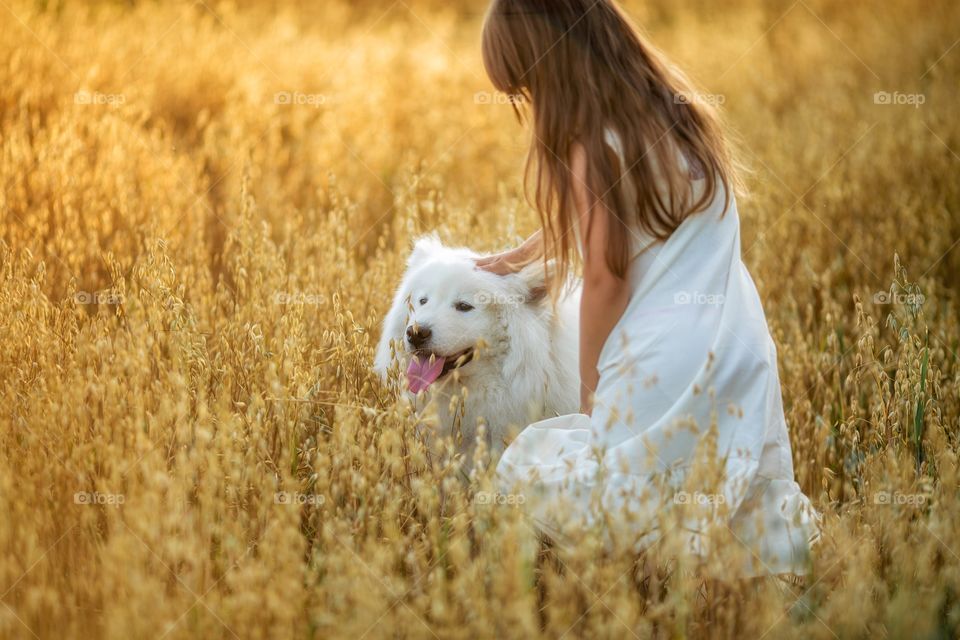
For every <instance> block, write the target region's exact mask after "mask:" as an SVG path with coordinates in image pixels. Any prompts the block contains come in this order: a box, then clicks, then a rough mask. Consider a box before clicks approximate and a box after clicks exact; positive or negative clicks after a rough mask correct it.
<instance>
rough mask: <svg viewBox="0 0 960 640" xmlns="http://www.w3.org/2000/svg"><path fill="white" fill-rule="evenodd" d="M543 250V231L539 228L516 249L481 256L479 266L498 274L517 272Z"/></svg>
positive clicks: (478, 261)
mask: <svg viewBox="0 0 960 640" xmlns="http://www.w3.org/2000/svg"><path fill="white" fill-rule="evenodd" d="M542 252H543V231H542V230H538V231H535V232H534V233H533V235H531V236H530V237H529V238H527V239H526V240H524V241H523V244H521V245H520V246H519V247H517V248H515V249H510V250H509V251H504V252H503V253H495V254H493V255H492V256H484V257H483V258H480V259H479V260H477V267H479V268H481V269H484V270H486V271H490V272H491V273H495V274H497V275H501V276H505V275H507V274H510V273H516V272H517V271H519V270H520V269H521V268H523V267H524V266H526V265H528V264H530V263H531V262H533V260H534V259H536V258H537V256H539V255H541V254H542Z"/></svg>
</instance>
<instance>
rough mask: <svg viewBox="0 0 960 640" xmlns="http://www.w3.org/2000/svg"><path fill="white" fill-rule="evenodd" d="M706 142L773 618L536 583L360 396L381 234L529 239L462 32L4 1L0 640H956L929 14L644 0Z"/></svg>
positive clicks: (372, 338)
mask: <svg viewBox="0 0 960 640" xmlns="http://www.w3.org/2000/svg"><path fill="white" fill-rule="evenodd" d="M627 6H628V7H629V11H630V13H631V14H632V15H633V16H634V18H635V19H636V20H637V21H638V23H639V24H640V25H641V26H642V28H643V29H644V30H645V31H646V33H647V35H648V36H649V37H650V38H651V39H652V41H653V42H655V43H656V44H657V45H658V46H659V47H660V48H662V49H664V50H665V51H666V52H667V53H668V54H669V55H670V56H672V58H673V59H674V60H675V61H676V62H677V63H678V64H680V65H681V66H682V67H683V68H684V69H685V70H686V71H687V72H688V73H689V75H690V76H691V77H692V78H693V80H694V81H695V82H696V83H697V85H698V86H699V88H700V90H701V91H702V94H701V95H700V96H699V98H700V99H704V100H710V101H711V102H712V103H714V104H718V105H720V107H721V108H722V111H723V115H724V118H725V121H726V124H727V126H728V130H729V132H730V135H731V138H732V139H733V140H734V142H735V144H736V149H737V157H738V158H739V160H740V162H741V163H742V164H743V165H744V171H745V178H746V183H747V185H748V187H749V197H747V198H745V199H743V200H742V201H741V202H740V210H741V216H742V227H743V253H744V255H745V261H746V263H747V265H748V267H749V268H750V270H751V272H752V274H753V276H754V278H755V280H756V281H757V285H758V287H759V289H760V292H761V295H762V297H763V300H764V304H765V307H766V311H767V315H768V319H769V322H770V325H771V329H772V332H773V334H774V337H775V339H776V342H777V345H778V348H779V354H780V371H781V380H782V382H783V394H784V403H785V408H786V413H787V420H788V423H789V426H790V430H791V437H792V442H793V453H794V461H795V465H796V469H797V471H796V472H797V481H798V482H799V483H800V484H801V486H802V487H803V489H804V491H805V492H806V493H807V494H808V495H809V496H810V497H811V498H812V499H813V501H814V503H815V504H816V505H817V507H818V508H819V509H820V510H821V511H822V512H823V515H824V525H823V526H824V535H823V540H822V541H821V543H820V544H819V545H818V546H817V548H816V549H815V553H814V556H813V558H812V572H811V575H810V577H809V578H808V580H807V583H806V585H804V586H803V587H800V588H798V589H795V590H794V591H793V592H791V591H790V590H789V589H783V588H781V587H780V586H779V585H777V584H776V583H774V582H772V581H758V582H746V581H742V580H736V579H734V578H732V577H730V575H729V572H728V571H727V566H728V565H727V564H725V563H726V562H728V559H725V555H724V554H723V553H718V554H717V555H716V556H715V557H712V558H710V559H709V560H708V561H705V562H703V563H699V564H696V565H693V564H691V560H689V559H686V560H684V559H683V558H680V559H677V558H676V557H674V555H672V554H671V553H670V547H669V544H665V546H664V547H663V549H661V550H659V551H658V552H657V553H656V554H650V555H649V556H648V557H647V558H644V559H638V558H623V557H613V556H611V555H609V554H606V553H604V551H603V549H602V548H601V546H600V545H598V544H597V541H595V540H584V541H583V544H582V545H581V546H580V547H578V549H577V550H576V552H575V553H573V554H569V555H564V556H562V557H561V556H559V555H557V554H556V553H555V552H553V551H551V550H550V549H549V548H546V547H544V546H542V545H541V543H540V542H539V541H538V539H537V537H536V535H535V533H534V532H533V531H532V530H531V529H530V527H529V526H528V524H527V523H526V522H525V521H524V520H523V519H522V517H520V514H519V513H518V510H517V509H513V508H510V507H509V506H494V505H489V504H484V501H482V500H477V499H476V498H475V496H476V495H477V494H478V493H479V492H483V491H488V490H489V489H490V486H491V479H490V473H489V471H484V470H483V465H482V464H481V465H480V472H479V473H477V474H475V475H474V477H473V478H472V479H471V481H470V482H469V483H466V482H464V481H463V480H462V475H461V474H460V473H459V472H458V468H457V465H456V464H455V463H449V462H446V463H442V462H438V461H437V460H436V459H435V458H430V457H428V456H427V455H426V452H425V450H424V447H423V445H422V443H421V442H420V441H419V440H418V437H417V435H416V433H415V431H414V420H413V418H412V416H411V415H410V411H409V409H408V408H407V407H406V405H405V404H404V403H402V402H398V400H397V389H396V386H395V385H387V386H384V385H382V384H381V383H380V382H379V381H378V380H377V379H376V377H375V376H374V375H372V374H371V372H370V365H371V361H372V351H373V346H374V345H375V343H376V339H377V336H378V321H379V319H380V318H381V317H382V315H383V313H384V312H385V310H386V306H387V305H388V303H389V297H390V293H391V291H392V289H393V287H394V286H395V285H396V283H397V281H398V278H399V276H400V273H401V271H402V268H403V260H404V258H405V253H406V251H407V250H408V249H409V247H410V245H411V242H412V239H413V238H415V237H416V236H417V235H419V234H421V233H424V232H427V231H433V230H436V231H437V232H439V234H440V235H441V237H442V238H444V239H445V240H449V241H451V242H457V243H465V244H469V245H470V246H473V247H475V248H477V249H479V250H493V249H499V248H504V247H506V246H507V245H509V244H510V243H512V242H515V241H517V240H518V239H520V238H521V237H522V236H523V235H524V234H526V233H528V232H530V231H531V230H532V229H533V228H534V225H535V224H536V217H535V215H534V214H533V213H532V212H531V210H530V209H529V207H528V206H527V205H526V204H525V203H524V200H523V197H522V190H521V183H520V179H521V173H522V164H523V159H524V151H525V146H526V135H527V134H526V133H525V132H524V130H523V129H522V128H521V126H520V125H518V124H517V122H516V120H515V119H514V117H513V113H512V110H511V108H510V106H509V104H508V103H507V102H506V101H505V100H503V97H502V96H497V95H495V94H493V93H491V91H492V89H491V87H490V86H489V83H488V82H487V80H486V78H485V76H484V72H483V67H482V64H481V62H480V57H479V29H480V20H481V19H482V13H483V10H484V8H485V3H484V2H482V1H481V0H470V1H468V0H461V1H458V2H441V1H440V0H436V1H426V0H396V1H395V2H394V1H392V0H367V1H365V2H359V1H358V2H346V1H343V2H340V1H337V0H324V1H323V2H306V1H304V2H294V1H292V0H291V1H289V2H287V1H282V0H276V1H274V2H260V3H256V2H253V1H252V0H236V1H233V2H229V1H225V2H214V1H213V0H209V1H208V2H205V1H204V0H197V1H195V2H190V1H178V0H171V1H169V2H146V1H136V0H129V1H128V2H119V1H115V2H106V1H104V2H79V1H77V2H66V1H57V0H49V1H42V0H34V1H25V0H0V32H2V33H3V37H2V38H0V61H2V64H0V150H2V155H0V515H2V517H0V637H2V638H32V637H36V638H101V637H102V638H169V639H171V640H172V639H175V638H287V637H290V638H383V637H392V638H434V637H437V638H474V637H524V638H536V637H543V638H579V637H588V638H630V637H637V638H651V637H653V638H682V637H712V638H770V639H774V638H777V639H779V638H827V639H828V638H834V637H836V638H905V637H911V638H914V637H915V638H931V639H934V638H936V639H940V638H950V637H957V636H958V634H960V535H958V533H960V501H958V489H960V486H958V484H960V469H958V452H960V362H958V355H957V350H958V344H960V321H958V318H960V315H958V314H960V300H958V287H960V246H958V243H960V121H958V117H957V114H958V107H960V92H958V88H960V44H958V40H957V38H958V37H960V29H958V27H960V4H958V3H957V2H955V0H864V1H862V2H860V1H857V2H853V1H847V0H796V1H794V0H723V1H721V0H646V1H642V2H640V1H633V2H629V3H628V5H627Z"/></svg>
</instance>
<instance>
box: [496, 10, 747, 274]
mask: <svg viewBox="0 0 960 640" xmlns="http://www.w3.org/2000/svg"><path fill="white" fill-rule="evenodd" d="M483 62H484V66H485V67H486V70H487V74H488V75H489V76H490V80H491V81H492V82H493V84H494V86H495V87H496V88H497V89H498V90H500V91H502V92H504V93H506V94H508V95H510V96H513V97H515V98H517V100H515V101H512V102H513V104H514V108H515V109H517V113H518V116H519V117H521V119H522V117H523V114H524V112H525V111H527V110H528V111H529V113H530V114H531V115H532V121H533V142H532V144H531V147H530V153H529V155H528V158H527V170H526V184H527V187H528V191H527V193H528V196H530V198H531V200H532V203H533V205H534V206H535V208H536V209H537V211H538V213H539V214H540V221H541V223H542V226H543V230H544V256H543V257H544V259H551V258H555V259H556V262H557V265H558V269H556V270H555V276H556V277H555V279H554V282H553V284H557V283H562V282H565V281H566V275H567V274H568V273H569V265H570V264H571V263H572V262H574V261H575V260H576V259H577V255H578V253H577V250H576V246H575V236H573V237H571V235H572V234H571V233H570V232H571V231H572V230H573V229H574V228H575V225H577V224H578V218H577V212H576V211H575V210H574V209H575V207H573V206H572V196H571V186H572V181H573V176H572V174H571V171H570V167H569V161H570V154H571V149H572V147H573V145H575V144H579V145H581V146H582V147H583V149H584V151H585V152H586V158H587V185H586V186H587V188H588V189H589V191H590V192H591V193H592V194H593V197H595V198H596V199H597V200H598V201H600V202H602V203H603V204H604V205H605V207H606V209H607V211H609V213H610V216H611V219H610V220H609V228H610V230H611V232H610V233H608V240H607V247H606V261H607V265H608V267H609V268H610V270H611V272H613V273H614V274H616V275H617V276H619V277H625V275H626V271H627V267H628V264H629V262H630V258H631V254H630V251H631V247H630V229H636V228H637V227H639V229H641V230H643V231H644V232H646V233H647V234H649V235H650V236H652V237H653V238H656V239H660V240H663V239H666V238H667V237H669V236H670V234H671V233H673V231H674V230H675V229H676V228H677V227H678V226H679V225H680V223H681V222H683V220H684V219H685V218H686V217H687V216H689V215H691V214H693V213H696V212H698V211H702V210H703V209H705V208H706V207H707V206H709V204H710V203H711V202H712V201H713V199H714V196H715V195H716V191H717V189H720V188H722V189H724V193H725V198H726V203H727V204H729V198H730V194H731V192H732V190H733V189H734V188H735V187H736V178H735V174H734V170H733V167H732V163H731V160H730V157H729V155H728V153H727V150H726V145H725V143H724V140H723V135H722V133H721V129H720V125H719V122H718V119H717V117H716V116H715V114H714V112H713V111H712V109H711V108H710V107H709V106H708V105H706V104H704V101H703V100H699V99H697V97H696V96H697V94H695V93H694V92H693V90H692V89H691V87H690V84H689V82H687V80H686V79H685V78H684V76H683V75H682V74H681V73H680V72H679V71H678V70H677V69H675V68H673V67H672V66H671V65H669V64H668V62H667V61H666V59H665V58H664V57H663V56H662V55H661V54H660V53H659V52H657V51H656V50H655V49H654V48H653V47H652V46H651V45H649V44H648V43H647V42H645V41H644V39H643V37H642V36H641V35H640V33H639V32H638V30H637V29H636V28H635V27H634V26H633V24H632V23H631V22H630V20H629V18H628V17H627V16H626V15H625V14H624V12H623V11H622V10H621V9H620V8H619V7H618V6H617V5H616V3H615V2H613V1H612V0H494V1H493V3H492V4H491V6H490V9H489V11H488V13H487V16H486V20H485V23H484V27H483ZM518 103H519V104H520V105H522V106H518ZM608 130H612V131H614V132H616V134H617V135H618V136H619V139H620V151H621V152H622V156H623V163H624V166H622V167H621V164H620V159H619V156H618V155H617V154H616V153H615V152H613V150H612V149H611V148H610V146H609V145H608V144H607V143H606V135H607V131H608ZM678 154H682V157H683V158H685V159H686V161H687V162H686V163H685V164H686V167H684V163H679V162H678V157H681V155H678ZM691 174H693V175H696V176H697V177H701V175H702V177H703V179H704V183H703V187H704V188H703V189H697V190H696V191H697V192H698V193H697V194H696V195H695V190H694V187H693V180H692V177H691ZM628 185H633V187H632V188H627V187H628ZM531 191H532V194H531ZM587 231H588V233H589V227H588V230H587ZM584 243H586V239H584Z"/></svg>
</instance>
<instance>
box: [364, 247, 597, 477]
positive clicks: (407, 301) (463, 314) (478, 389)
mask: <svg viewBox="0 0 960 640" xmlns="http://www.w3.org/2000/svg"><path fill="white" fill-rule="evenodd" d="M478 257H479V256H478V254H476V253H474V252H472V251H470V250H469V249H463V248H451V247H446V246H444V245H442V244H441V243H440V241H439V240H438V239H437V238H436V237H435V236H427V237H424V238H421V239H420V240H418V241H417V243H416V245H415V247H414V249H413V252H412V253H411V255H410V257H409V259H408V261H407V270H406V273H405V274H404V277H403V280H402V282H401V283H400V286H399V287H398V289H397V292H396V294H395V296H394V298H393V305H392V306H391V308H390V311H389V312H388V313H387V316H386V318H385V319H384V323H383V332H382V334H381V337H380V343H379V345H378V347H377V353H376V359H375V362H374V368H375V370H376V371H377V372H378V373H380V375H381V376H383V377H384V378H386V376H387V375H388V374H389V371H390V368H391V365H392V364H393V362H394V360H395V358H396V359H399V360H400V371H401V372H403V371H405V369H406V366H407V363H408V362H409V359H410V357H411V356H412V353H413V352H414V349H413V347H412V346H411V345H410V343H409V341H408V340H407V339H406V338H405V334H406V330H407V327H409V326H411V325H413V323H416V324H417V326H418V327H424V326H426V327H429V328H430V330H431V331H432V336H431V339H430V342H429V343H428V344H427V345H425V347H426V348H427V349H429V350H430V351H432V352H434V353H437V354H440V355H442V356H449V355H453V354H457V353H460V352H462V351H464V350H465V349H469V348H471V347H474V348H475V351H474V354H473V358H472V360H470V361H469V362H467V363H466V364H464V365H463V366H462V367H460V368H458V369H456V370H455V371H453V372H451V373H448V374H447V375H445V376H444V377H442V378H441V379H439V380H437V381H436V382H434V383H433V384H432V385H431V386H430V387H429V388H428V389H427V390H426V391H425V394H426V403H424V402H423V401H422V400H421V401H420V404H421V406H418V409H419V410H420V411H421V413H423V412H424V410H425V409H426V408H427V406H429V403H430V402H433V403H434V406H435V407H436V415H437V417H438V418H439V425H438V433H437V435H439V436H447V435H452V434H453V429H454V428H455V426H456V415H455V414H451V398H452V397H453V396H457V397H458V398H462V397H463V395H464V394H463V392H462V391H463V389H466V390H467V393H466V400H465V401H463V407H462V411H463V414H462V418H461V420H460V424H459V428H460V430H461V434H460V435H462V447H463V448H462V449H461V451H462V452H463V453H464V454H466V458H467V464H469V463H470V457H471V454H472V451H473V448H474V444H475V442H476V437H477V425H478V421H480V420H483V422H484V423H485V424H486V425H487V430H486V431H487V443H488V446H489V447H490V448H491V452H492V453H493V454H494V455H496V454H498V453H499V452H500V451H502V449H503V446H504V439H505V438H506V437H507V436H508V435H509V433H510V430H511V429H519V428H523V427H525V426H526V425H527V424H529V423H530V422H533V421H536V420H539V419H542V418H545V417H551V416H555V415H561V414H565V413H574V412H576V411H577V410H578V407H579V402H580V394H579V383H580V373H579V369H578V342H577V331H578V324H579V323H578V307H579V290H578V289H576V290H574V291H573V292H571V293H570V294H568V295H566V296H565V297H564V298H563V299H562V300H561V301H560V302H559V303H558V304H557V306H556V308H554V305H553V304H552V303H551V301H550V299H549V297H548V296H546V295H545V290H544V267H543V265H542V264H541V263H536V264H533V265H530V266H529V267H526V268H525V269H523V270H522V271H521V272H520V273H518V274H515V275H507V276H498V275H495V274H492V273H489V272H486V271H483V270H480V269H478V268H477V267H476V264H475V260H476V259H477V258H478ZM424 301H425V302H424ZM458 302H459V303H467V304H468V305H471V306H472V307H473V309H472V310H467V311H463V310H458V309H457V307H456V305H457V303H458ZM463 308H464V307H462V305H461V309H463ZM392 345H393V346H392ZM403 384H404V388H406V381H405V380H404V382H403ZM461 387H462V388H463V389H462V388H461Z"/></svg>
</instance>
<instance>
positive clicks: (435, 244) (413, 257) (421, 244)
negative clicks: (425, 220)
mask: <svg viewBox="0 0 960 640" xmlns="http://www.w3.org/2000/svg"><path fill="white" fill-rule="evenodd" d="M441 249H443V244H442V243H441V242H440V238H439V237H438V236H437V234H435V233H430V234H427V235H425V236H420V237H419V238H417V241H416V242H415V243H413V251H411V252H410V257H409V258H407V270H408V271H409V270H410V269H414V268H416V267H419V266H420V265H421V264H423V263H424V262H425V261H426V260H427V259H428V258H430V256H435V255H437V252H438V251H439V250H441Z"/></svg>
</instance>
